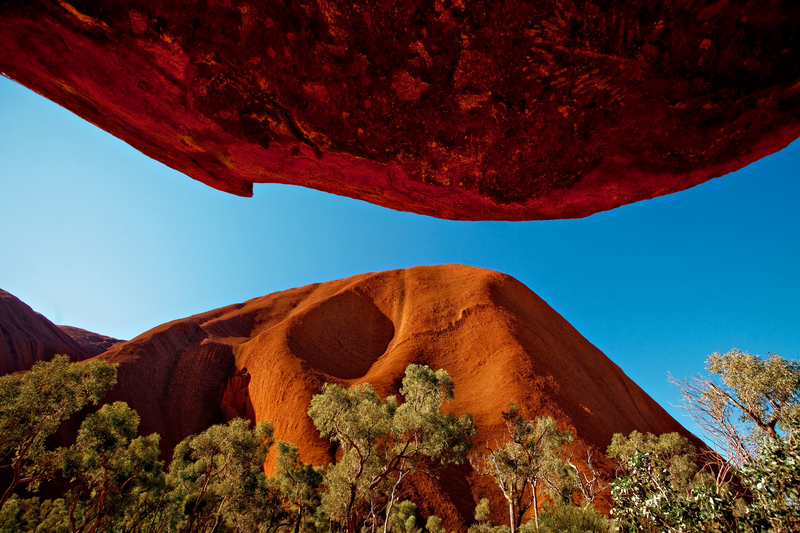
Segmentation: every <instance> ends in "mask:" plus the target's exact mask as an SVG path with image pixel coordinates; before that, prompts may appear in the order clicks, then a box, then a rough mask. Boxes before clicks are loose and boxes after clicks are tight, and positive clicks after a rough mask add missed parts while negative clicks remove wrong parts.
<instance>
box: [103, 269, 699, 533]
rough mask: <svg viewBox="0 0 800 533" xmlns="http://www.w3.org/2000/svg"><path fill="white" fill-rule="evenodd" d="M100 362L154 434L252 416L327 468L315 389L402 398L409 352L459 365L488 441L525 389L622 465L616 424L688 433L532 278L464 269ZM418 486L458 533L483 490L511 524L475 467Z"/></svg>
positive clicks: (340, 291) (302, 302)
mask: <svg viewBox="0 0 800 533" xmlns="http://www.w3.org/2000/svg"><path fill="white" fill-rule="evenodd" d="M101 357H103V358H106V359H108V360H110V361H115V362H118V363H120V367H119V384H118V385H117V387H116V388H115V389H114V390H113V391H112V392H111V393H110V398H109V400H113V399H121V400H125V401H127V402H129V403H130V404H131V405H132V406H133V407H134V408H135V409H136V410H137V411H138V412H139V413H140V414H141V417H142V425H141V431H142V432H143V433H149V432H151V431H158V432H159V433H161V434H162V435H163V436H164V441H163V442H162V444H163V446H164V449H165V451H166V450H168V449H171V447H172V446H174V445H175V444H176V443H177V442H178V441H179V440H180V439H181V438H183V437H185V436H186V435H188V434H190V433H196V432H198V431H201V430H202V429H204V428H205V427H206V426H207V425H208V424H210V423H212V422H216V421H223V420H225V419H228V418H231V417H232V416H237V415H238V416H245V417H248V418H251V419H256V420H263V419H269V420H272V421H273V422H274V425H275V437H276V438H277V439H282V440H286V441H289V442H292V443H294V444H297V445H298V446H299V447H300V450H301V457H302V459H303V460H305V461H307V462H314V463H318V464H319V463H327V462H329V461H331V460H332V459H333V457H332V455H331V448H330V445H329V444H328V443H327V442H324V441H322V440H320V438H319V436H318V433H317V431H316V430H315V429H314V427H313V424H312V422H311V420H310V419H309V418H308V416H307V414H306V413H307V410H308V405H309V401H310V399H311V397H312V395H314V394H317V393H318V392H319V391H320V389H321V387H322V384H323V383H325V382H337V383H340V384H343V385H352V384H356V383H362V382H365V381H366V382H369V383H372V384H373V386H374V387H375V389H376V391H377V392H378V393H379V394H380V395H389V394H397V390H398V387H399V386H400V381H401V380H402V377H403V373H404V370H405V368H406V366H407V365H408V364H409V363H420V364H427V365H430V366H431V367H433V368H435V369H438V368H444V369H446V370H447V371H448V372H449V373H450V375H451V377H452V378H453V380H454V382H455V400H454V401H453V402H451V403H450V404H448V406H447V409H448V410H451V411H452V412H455V413H458V414H462V413H465V412H469V413H471V414H472V415H473V416H474V418H475V423H476V424H477V426H478V428H479V433H478V437H477V439H476V443H477V445H478V446H482V444H485V443H486V442H489V443H494V442H495V440H496V439H497V440H500V439H502V437H503V435H504V432H505V426H504V424H503V421H502V418H501V412H502V411H503V410H505V409H507V408H508V404H509V401H511V400H513V401H514V402H515V403H516V404H517V405H519V406H520V407H521V408H522V410H523V414H524V415H525V416H527V417H530V418H533V417H535V416H540V415H550V416H553V417H555V418H556V419H557V420H558V421H559V424H560V426H561V427H562V428H570V429H572V430H573V431H574V432H575V434H576V455H575V457H576V458H578V457H585V454H586V452H587V450H589V449H592V450H594V452H595V460H596V463H595V464H597V465H599V466H600V467H601V468H603V469H604V471H605V472H606V474H607V475H610V474H611V469H610V465H609V464H608V462H607V461H606V460H605V459H604V457H603V455H602V452H603V451H604V450H605V449H606V447H607V446H608V444H609V443H610V441H611V436H612V434H613V433H615V432H622V433H626V434H627V433H629V432H630V431H632V430H634V429H636V430H639V431H642V432H645V431H650V432H654V433H663V432H670V431H679V432H682V433H684V434H687V433H686V430H685V429H683V428H682V427H681V426H680V424H679V423H678V422H676V421H675V420H674V419H673V418H672V417H670V415H669V414H667V413H666V412H665V411H664V410H663V409H662V408H661V407H660V406H659V405H658V404H656V403H655V402H654V401H653V400H652V399H651V398H650V397H649V396H647V394H645V393H644V392H643V391H642V390H641V389H640V388H639V387H638V386H637V385H636V384H634V383H633V382H632V381H631V380H630V379H629V378H628V377H627V376H625V374H624V373H623V372H622V371H621V370H620V369H619V367H618V366H617V365H615V364H614V363H613V362H611V361H610V360H609V359H608V358H607V357H606V356H605V355H603V353H601V352H600V351H599V350H598V349H597V348H596V347H594V346H593V345H592V344H591V343H589V342H588V341H587V340H586V339H585V338H583V337H582V336H581V335H580V334H579V333H578V332H577V331H576V330H575V329H574V328H573V327H572V326H570V324H569V323H567V322H566V321H565V320H564V319H563V318H562V317H561V316H560V315H559V314H558V313H556V312H555V311H554V310H553V309H552V308H550V307H549V306H548V305H547V304H546V303H545V302H544V301H542V300H541V299H540V298H539V297H538V296H536V295H535V294H534V293H533V292H531V290H530V289H528V288H527V287H525V286H524V285H523V284H521V283H520V282H519V281H517V280H515V279H513V278H511V277H509V276H507V275H504V274H500V273H497V272H491V271H487V270H483V269H478V268H472V267H465V266H459V265H446V266H432V267H416V268H410V269H407V270H394V271H388V272H380V273H374V274H362V275H358V276H353V277H351V278H346V279H342V280H337V281H330V282H327V283H321V284H315V285H309V286H306V287H301V288H296V289H290V290H287V291H283V292H279V293H275V294H271V295H268V296H264V297H261V298H256V299H254V300H250V301H247V302H244V303H241V304H236V305H231V306H228V307H224V308H221V309H217V310H214V311H210V312H207V313H203V314H200V315H195V316H192V317H189V318H185V319H182V320H176V321H174V322H170V323H169V324H164V325H163V326H159V327H158V328H155V329H154V330H151V331H149V332H147V333H144V334H142V335H140V336H139V337H137V338H135V339H133V340H131V341H130V342H127V343H125V344H121V345H118V346H116V347H114V348H112V349H111V350H109V351H108V352H106V353H105V354H103V355H102V356H101ZM693 439H694V438H693ZM694 442H697V441H696V439H694ZM273 461H274V457H272V458H270V460H269V462H268V465H267V466H268V468H271V466H272V464H273V463H272V462H273ZM415 491H416V492H417V494H418V497H417V498H416V499H415V501H417V502H418V503H419V504H420V506H421V508H422V509H423V514H427V513H430V512H435V513H437V515H439V516H441V517H443V518H444V519H445V521H446V524H448V526H447V527H448V528H449V529H456V530H464V529H465V523H466V522H468V521H471V517H472V512H473V509H474V505H475V503H476V502H477V498H478V497H479V495H482V496H487V495H488V496H489V497H491V498H492V499H493V501H494V504H493V508H494V510H495V512H496V513H497V515H496V519H497V520H498V521H499V520H503V516H504V515H503V510H504V509H505V508H506V507H505V506H504V505H503V504H502V495H501V494H500V492H499V491H498V489H497V488H496V487H495V486H494V485H493V483H492V482H491V481H490V480H488V479H486V478H479V477H477V476H476V475H475V473H474V472H473V471H472V470H471V469H470V467H469V466H468V465H462V466H460V467H457V468H451V469H449V470H448V471H447V472H446V473H445V474H444V475H443V476H442V477H441V479H440V480H438V481H431V480H427V479H420V480H418V482H417V483H416V485H415ZM606 496H607V494H606ZM607 504H608V502H607V501H606V502H605V504H603V503H601V504H600V505H601V507H603V505H607Z"/></svg>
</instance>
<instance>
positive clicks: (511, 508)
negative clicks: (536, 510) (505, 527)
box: [508, 498, 517, 533]
mask: <svg viewBox="0 0 800 533" xmlns="http://www.w3.org/2000/svg"><path fill="white" fill-rule="evenodd" d="M516 520H517V517H516V513H515V512H514V498H509V500H508V523H509V525H510V526H511V533H516V531H517V527H516V524H515V523H514V522H515V521H516Z"/></svg>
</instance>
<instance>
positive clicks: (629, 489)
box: [608, 350, 800, 533]
mask: <svg viewBox="0 0 800 533" xmlns="http://www.w3.org/2000/svg"><path fill="white" fill-rule="evenodd" d="M707 368H708V370H709V371H710V372H711V373H712V374H714V375H716V376H719V378H718V379H719V381H720V382H715V381H713V380H711V379H708V378H696V379H694V380H693V381H691V382H687V381H676V383H677V384H678V385H679V387H681V391H682V392H683V394H684V400H685V404H686V405H687V409H688V410H689V412H690V415H691V416H692V418H693V419H694V420H695V421H696V422H698V424H699V425H700V427H702V428H703V429H704V430H705V431H706V432H708V433H709V434H710V435H711V440H712V442H714V443H715V444H717V445H718V447H719V448H720V449H721V450H722V451H725V452H728V453H729V454H730V455H729V456H728V457H725V456H723V455H721V454H714V453H705V454H704V455H703V456H702V457H698V456H697V455H695V453H694V450H692V449H690V448H688V447H687V445H686V443H685V442H684V441H685V439H683V441H682V440H681V438H680V437H677V436H676V435H675V436H668V435H662V436H661V437H658V438H656V437H654V436H652V435H649V436H642V435H640V434H631V436H630V437H629V438H627V439H626V438H625V437H622V436H621V435H615V436H614V440H613V442H612V445H611V446H610V447H609V450H608V455H609V456H610V457H615V458H616V459H617V460H618V462H619V464H620V472H621V475H620V476H619V477H618V478H617V480H616V481H615V482H614V484H613V485H612V488H613V492H612V494H613V498H614V510H613V512H614V514H615V516H616V517H617V518H618V519H619V522H620V526H621V529H622V530H623V531H659V532H661V531H675V532H695V531H698V532H699V531H703V532H708V531H718V532H727V531H741V532H748V533H755V532H762V531H770V532H774V533H779V532H784V531H797V530H798V529H800V514H798V513H799V511H798V503H799V502H798V499H799V497H800V492H799V491H800V449H799V447H798V436H799V435H800V431H799V430H800V427H798V425H800V423H799V422H798V414H800V413H798V400H799V399H800V367H798V364H797V363H796V362H793V361H787V360H786V359H783V358H781V357H779V356H777V355H771V356H769V357H767V358H761V357H759V356H752V355H750V354H747V353H742V352H740V351H738V350H732V351H731V352H728V353H726V354H723V355H720V354H716V353H715V354H713V355H711V356H709V358H708V359H707ZM734 413H735V414H738V419H739V422H738V423H733V422H731V421H732V419H733V417H732V415H733V414H734ZM779 430H780V431H779ZM700 458H702V459H704V460H705V461H707V462H708V465H706V471H702V472H699V473H695V471H696V467H694V466H693V463H694V462H695V460H697V459H700Z"/></svg>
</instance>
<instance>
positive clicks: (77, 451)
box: [62, 402, 165, 531]
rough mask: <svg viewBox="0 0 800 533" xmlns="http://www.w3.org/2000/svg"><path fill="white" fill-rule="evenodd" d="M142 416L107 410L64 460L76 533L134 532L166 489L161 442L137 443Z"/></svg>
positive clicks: (85, 427)
mask: <svg viewBox="0 0 800 533" xmlns="http://www.w3.org/2000/svg"><path fill="white" fill-rule="evenodd" d="M138 427H139V415H138V414H137V413H136V411H134V410H133V409H131V408H130V407H128V404H126V403H124V402H116V403H113V404H111V405H104V406H103V407H102V408H101V409H100V410H99V411H97V412H96V413H93V414H90V415H88V416H87V417H86V419H85V420H84V421H83V423H82V424H81V428H80V431H79V432H78V438H77V440H76V442H75V444H74V445H73V446H71V447H70V448H69V449H68V450H67V451H66V452H65V454H64V463H63V468H62V470H63V473H64V475H65V476H66V477H67V478H71V480H72V482H73V488H72V489H71V490H70V491H69V492H68V493H67V494H66V497H65V499H66V502H67V507H68V509H69V514H70V524H71V528H72V530H73V531H111V530H112V529H113V528H115V527H118V526H120V527H121V526H122V525H123V524H125V525H127V527H128V528H134V527H135V526H136V525H137V524H138V523H139V522H141V521H143V520H145V519H146V518H147V513H148V511H149V510H150V506H148V505H147V502H148V499H149V498H148V497H149V496H150V495H152V494H154V493H156V494H157V493H161V492H162V491H163V490H164V488H165V476H164V469H163V463H162V462H161V461H159V455H160V451H159V448H158V442H159V436H158V435H156V434H152V435H149V436H147V437H138V436H137V430H138Z"/></svg>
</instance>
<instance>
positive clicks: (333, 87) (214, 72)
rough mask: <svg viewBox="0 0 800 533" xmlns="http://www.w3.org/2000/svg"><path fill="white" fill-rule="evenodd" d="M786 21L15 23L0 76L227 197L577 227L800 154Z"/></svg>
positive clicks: (143, 4)
mask: <svg viewBox="0 0 800 533" xmlns="http://www.w3.org/2000/svg"><path fill="white" fill-rule="evenodd" d="M799 36H800V3H797V2H787V1H783V0H767V1H755V0H733V1H730V0H714V1H711V0H698V1H692V0H684V1H667V0H660V1H649V2H626V1H621V0H620V1H596V2H586V1H580V0H544V1H540V2H533V3H532V2H526V1H523V0H503V1H500V2H482V1H470V2H462V1H461V0H452V1H449V0H448V1H444V0H431V1H419V0H405V1H401V2H391V3H382V2H362V1H354V2H346V3H345V2H334V1H330V0H299V1H293V2H252V1H251V0H232V1H230V2H215V1H210V0H208V1H200V2H194V3H188V4H187V3H185V2H182V1H178V0H164V1H161V2H149V1H145V0H114V1H111V0H71V1H70V2H67V1H64V0H56V1H43V0H39V1H24V2H23V1H19V0H15V1H7V2H4V3H2V4H0V49H2V50H3V53H2V54H0V71H2V72H3V73H5V75H7V76H9V77H10V78H12V79H14V80H17V81H19V82H20V83H22V84H23V85H26V86H27V87H30V88H32V89H33V90H35V91H37V92H38V93H40V94H42V95H44V96H46V97H47V98H50V99H51V100H54V101H55V102H58V103H59V104H61V105H63V106H64V107H66V108H68V109H70V110H72V111H73V112H75V113H77V114H78V115H80V116H82V117H84V118H86V119H87V120H89V121H91V122H92V123H94V124H96V125H98V126H99V127H101V128H103V129H105V130H107V131H109V132H110V133H112V134H113V135H115V136H117V137H119V138H121V139H123V140H124V141H126V142H128V143H129V144H131V145H132V146H134V147H135V148H137V149H138V150H141V151H142V152H143V153H145V154H147V155H148V156H150V157H153V158H154V159H157V160H159V161H161V162H163V163H165V164H166V165H168V166H170V167H172V168H175V169H177V170H179V171H181V172H184V173H185V174H187V175H188V176H190V177H192V178H194V179H197V180H199V181H201V182H203V183H206V184H208V185H210V186H212V187H215V188H217V189H220V190H223V191H227V192H230V193H233V194H239V195H244V196H247V195H250V194H252V184H253V183H262V182H274V183H289V184H298V185H303V186H306V187H311V188H315V189H319V190H323V191H328V192H332V193H335V194H340V195H345V196H350V197H353V198H359V199H362V200H366V201H369V202H373V203H376V204H379V205H383V206H387V207H391V208H393V209H398V210H404V211H414V212H417V213H423V214H427V215H431V216H436V217H442V218H452V219H470V220H476V219H498V220H499V219H504V220H523V219H547V218H570V217H583V216H588V215H590V214H592V213H595V212H598V211H602V210H606V209H612V208H614V207H617V206H620V205H624V204H627V203H631V202H635V201H639V200H643V199H647V198H652V197H655V196H659V195H663V194H669V193H672V192H675V191H679V190H683V189H686V188H688V187H691V186H693V185H696V184H698V183H702V182H704V181H707V180H709V179H711V178H714V177H717V176H721V175H723V174H725V173H728V172H731V171H733V170H736V169H739V168H741V167H742V166H744V165H746V164H748V163H750V162H752V161H755V160H757V159H759V158H761V157H764V156H766V155H769V154H771V153H773V152H775V151H777V150H780V149H781V148H783V147H784V146H786V145H787V144H788V143H789V142H791V141H792V140H793V139H795V138H797V137H798V135H800V37H799Z"/></svg>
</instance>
